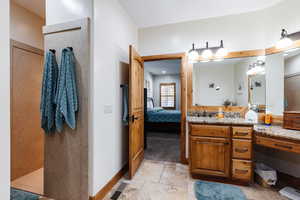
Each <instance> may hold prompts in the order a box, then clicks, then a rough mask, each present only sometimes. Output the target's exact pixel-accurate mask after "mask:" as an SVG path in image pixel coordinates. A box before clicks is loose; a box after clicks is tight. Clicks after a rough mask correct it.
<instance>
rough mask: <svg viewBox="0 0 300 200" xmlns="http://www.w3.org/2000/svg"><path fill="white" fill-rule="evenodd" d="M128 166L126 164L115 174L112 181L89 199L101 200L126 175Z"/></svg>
mask: <svg viewBox="0 0 300 200" xmlns="http://www.w3.org/2000/svg"><path fill="white" fill-rule="evenodd" d="M127 171H128V164H126V165H125V166H124V167H123V168H122V169H121V170H120V171H119V172H118V173H117V174H115V175H114V176H113V177H112V179H110V181H109V182H108V183H107V184H106V185H105V186H104V187H103V188H102V189H101V190H100V191H99V192H98V193H97V194H96V195H95V196H93V197H90V198H89V199H90V200H102V199H103V198H104V197H105V196H106V195H107V194H108V193H109V192H110V190H111V189H112V188H113V187H114V186H115V185H116V184H117V183H118V182H119V180H120V179H121V178H122V177H123V176H124V175H125V174H126V173H127Z"/></svg>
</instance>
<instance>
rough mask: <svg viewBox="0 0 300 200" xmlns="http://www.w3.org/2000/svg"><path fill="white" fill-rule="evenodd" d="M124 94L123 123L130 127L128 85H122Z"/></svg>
mask: <svg viewBox="0 0 300 200" xmlns="http://www.w3.org/2000/svg"><path fill="white" fill-rule="evenodd" d="M122 93H123V96H122V104H123V105H122V107H123V115H122V121H123V124H125V125H128V115H129V113H128V111H129V108H128V102H129V101H128V93H129V89H128V85H122Z"/></svg>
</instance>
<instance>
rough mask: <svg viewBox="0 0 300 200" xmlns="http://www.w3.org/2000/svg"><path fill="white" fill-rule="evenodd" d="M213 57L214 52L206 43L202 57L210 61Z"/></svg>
mask: <svg viewBox="0 0 300 200" xmlns="http://www.w3.org/2000/svg"><path fill="white" fill-rule="evenodd" d="M212 56H213V52H212V50H211V49H210V48H209V47H208V42H206V48H205V50H204V51H203V52H202V54H201V57H202V58H204V59H210V58H211V57H212Z"/></svg>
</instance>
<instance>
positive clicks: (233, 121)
mask: <svg viewBox="0 0 300 200" xmlns="http://www.w3.org/2000/svg"><path fill="white" fill-rule="evenodd" d="M187 121H188V122H190V123H201V124H228V125H254V124H256V123H254V122H253V121H249V120H246V119H244V118H223V119H218V118H216V117H195V116H188V117H187Z"/></svg>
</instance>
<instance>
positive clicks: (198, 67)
mask: <svg viewBox="0 0 300 200" xmlns="http://www.w3.org/2000/svg"><path fill="white" fill-rule="evenodd" d="M210 83H214V84H215V87H214V88H209V84H210ZM216 87H220V90H218V91H217V90H216ZM234 94H235V87H234V65H232V64H222V63H218V64H207V63H197V64H194V69H193V95H194V97H193V99H194V102H193V103H194V104H198V105H202V106H203V105H205V106H221V105H223V103H224V101H225V100H226V99H229V100H230V101H234V100H235V98H234Z"/></svg>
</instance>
